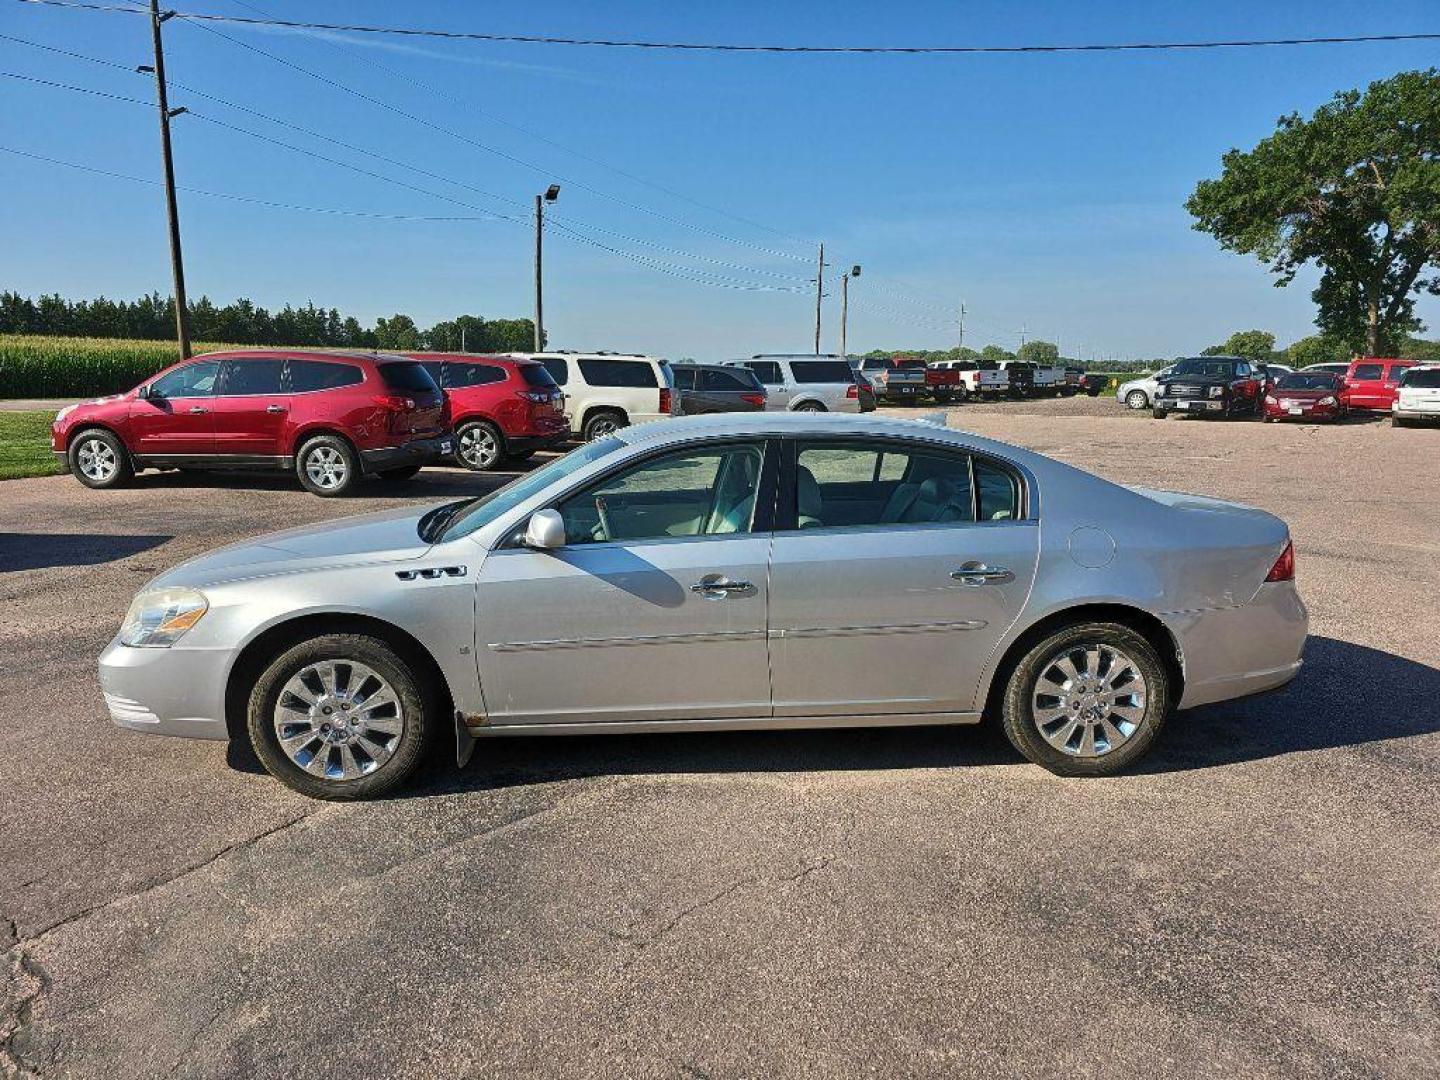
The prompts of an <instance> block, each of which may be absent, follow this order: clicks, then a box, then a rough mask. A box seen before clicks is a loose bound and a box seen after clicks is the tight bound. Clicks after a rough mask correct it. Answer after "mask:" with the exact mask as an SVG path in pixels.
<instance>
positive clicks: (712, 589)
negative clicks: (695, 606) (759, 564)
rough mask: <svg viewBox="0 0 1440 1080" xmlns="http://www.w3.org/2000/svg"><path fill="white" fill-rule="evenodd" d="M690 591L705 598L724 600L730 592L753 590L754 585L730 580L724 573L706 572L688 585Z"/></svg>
mask: <svg viewBox="0 0 1440 1080" xmlns="http://www.w3.org/2000/svg"><path fill="white" fill-rule="evenodd" d="M690 591H691V592H693V593H696V594H698V595H700V596H703V597H704V598H705V599H707V600H725V599H728V598H729V596H730V594H731V593H732V592H733V593H749V592H754V591H755V586H754V585H752V584H750V582H748V581H731V580H730V579H729V578H727V577H726V576H725V575H724V574H706V575H705V576H704V577H703V578H701V579H700V580H699V581H697V582H695V584H694V585H691V586H690Z"/></svg>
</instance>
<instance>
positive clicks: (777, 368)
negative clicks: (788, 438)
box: [721, 353, 875, 413]
mask: <svg viewBox="0 0 1440 1080" xmlns="http://www.w3.org/2000/svg"><path fill="white" fill-rule="evenodd" d="M721 363H723V364H725V365H726V366H727V367H746V368H749V369H750V370H751V371H753V372H754V373H755V374H756V376H757V377H758V378H759V379H760V381H761V382H762V383H764V384H765V394H766V397H765V408H766V409H768V410H770V411H772V412H775V411H780V410H786V409H788V410H790V411H792V412H850V413H856V412H869V411H870V410H871V409H873V408H875V395H874V394H873V393H870V392H869V389H868V387H867V388H866V390H865V391H864V392H862V391H861V388H860V384H859V383H858V382H857V381H856V377H855V372H854V370H853V369H852V368H851V367H850V361H848V360H846V359H845V358H844V357H843V356H834V355H829V356H826V355H821V356H815V355H813V354H811V353H761V354H760V355H758V356H752V357H751V358H750V359H749V360H723V361H721Z"/></svg>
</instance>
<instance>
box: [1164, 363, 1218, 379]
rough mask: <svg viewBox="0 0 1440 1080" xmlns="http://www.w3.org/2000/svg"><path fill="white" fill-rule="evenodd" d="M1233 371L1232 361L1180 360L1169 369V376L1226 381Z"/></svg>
mask: <svg viewBox="0 0 1440 1080" xmlns="http://www.w3.org/2000/svg"><path fill="white" fill-rule="evenodd" d="M1233 370H1234V361H1233V360H1181V361H1180V362H1179V363H1178V364H1176V365H1175V366H1174V367H1173V368H1171V369H1170V374H1171V375H1201V376H1204V377H1205V378H1209V379H1228V378H1230V373H1231V372H1232V371H1233Z"/></svg>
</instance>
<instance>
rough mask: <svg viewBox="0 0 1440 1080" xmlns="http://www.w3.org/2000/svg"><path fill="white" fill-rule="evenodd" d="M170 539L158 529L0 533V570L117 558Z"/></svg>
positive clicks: (110, 560) (80, 564) (99, 562)
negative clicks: (148, 531)
mask: <svg viewBox="0 0 1440 1080" xmlns="http://www.w3.org/2000/svg"><path fill="white" fill-rule="evenodd" d="M173 539H174V537H173V536H170V535H168V534H160V533H153V534H143V535H130V534H125V533H118V534H117V533H8V532H7V533H0V574H6V573H11V572H13V571H16V570H43V569H46V568H48V567H52V566H98V565H100V564H101V563H108V562H118V561H119V560H120V559H128V558H130V556H132V555H139V554H140V553H141V552H142V551H149V550H150V549H151V548H156V547H159V546H160V545H161V544H163V543H165V542H166V541H168V540H173Z"/></svg>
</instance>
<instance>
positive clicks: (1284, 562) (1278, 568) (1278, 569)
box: [1265, 540, 1295, 581]
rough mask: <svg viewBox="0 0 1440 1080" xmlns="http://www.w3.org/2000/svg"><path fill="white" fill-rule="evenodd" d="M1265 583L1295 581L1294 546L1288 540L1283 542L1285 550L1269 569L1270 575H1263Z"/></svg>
mask: <svg viewBox="0 0 1440 1080" xmlns="http://www.w3.org/2000/svg"><path fill="white" fill-rule="evenodd" d="M1265 580H1266V581H1294V580H1295V544H1294V543H1293V542H1291V541H1289V540H1287V541H1285V550H1284V551H1282V552H1281V553H1280V557H1279V558H1278V559H1276V560H1275V565H1274V566H1272V567H1271V568H1270V573H1268V574H1266V575H1265Z"/></svg>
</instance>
